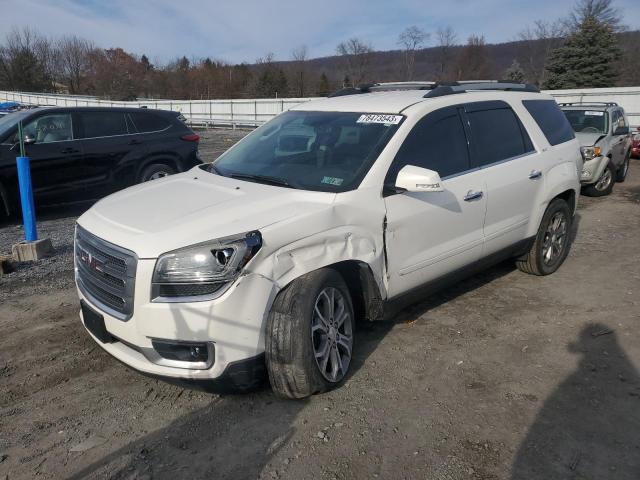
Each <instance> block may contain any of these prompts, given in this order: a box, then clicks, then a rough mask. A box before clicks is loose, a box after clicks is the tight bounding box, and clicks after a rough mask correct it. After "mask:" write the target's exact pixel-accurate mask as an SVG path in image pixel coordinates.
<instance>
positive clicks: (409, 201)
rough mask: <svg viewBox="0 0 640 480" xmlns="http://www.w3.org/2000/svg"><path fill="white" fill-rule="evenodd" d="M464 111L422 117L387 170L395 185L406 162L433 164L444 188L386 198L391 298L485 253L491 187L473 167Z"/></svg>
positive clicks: (451, 109) (449, 110) (450, 110)
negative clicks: (485, 233)
mask: <svg viewBox="0 0 640 480" xmlns="http://www.w3.org/2000/svg"><path fill="white" fill-rule="evenodd" d="M459 110H460V109H459V108H457V107H447V108H444V109H441V110H436V111H434V112H432V113H430V114H428V115H426V116H425V117H424V118H422V119H421V120H420V121H419V122H418V123H417V124H416V125H415V126H414V127H413V129H412V130H411V132H410V133H409V135H408V136H407V138H406V139H405V141H404V143H403V145H402V146H401V148H400V150H399V151H398V154H397V156H396V158H395V160H394V162H393V164H392V166H391V168H390V169H389V173H388V174H387V178H386V180H385V183H386V184H387V185H389V186H392V185H393V184H394V183H395V180H396V177H397V174H398V172H399V171H400V169H401V168H402V167H404V166H405V165H415V166H418V167H423V168H428V169H430V170H434V171H437V172H438V173H439V174H440V176H441V178H442V186H443V188H444V191H443V192H420V193H415V192H412V193H410V192H404V193H394V194H391V195H387V196H386V197H385V204H386V210H387V227H386V232H385V241H386V248H387V280H388V290H389V297H390V298H391V297H395V296H397V295H399V294H402V293H404V292H406V291H408V290H410V289H412V288H414V287H418V286H420V285H422V284H424V283H427V282H429V281H431V280H434V279H436V278H438V277H441V276H443V275H445V274H447V273H450V272H453V271H455V270H458V269H460V268H462V267H464V266H466V265H469V264H470V263H473V262H475V261H476V260H478V259H479V258H480V255H481V252H482V242H483V224H484V217H485V211H486V201H487V192H486V186H485V182H484V178H483V175H484V173H483V172H482V171H481V170H471V167H470V160H469V150H468V141H467V136H466V133H465V128H464V125H463V123H462V119H461V113H460V111H459ZM388 190H389V189H387V191H388Z"/></svg>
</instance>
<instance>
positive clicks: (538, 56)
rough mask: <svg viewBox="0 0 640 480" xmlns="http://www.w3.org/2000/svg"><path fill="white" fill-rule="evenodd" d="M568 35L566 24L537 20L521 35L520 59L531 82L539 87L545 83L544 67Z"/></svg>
mask: <svg viewBox="0 0 640 480" xmlns="http://www.w3.org/2000/svg"><path fill="white" fill-rule="evenodd" d="M566 33H567V32H566V25H565V23H564V22H562V21H555V22H550V21H546V20H536V21H535V22H534V23H533V25H529V26H527V27H526V28H525V29H524V30H523V31H521V32H520V33H519V35H518V37H519V39H520V41H521V48H520V49H519V50H520V51H519V52H518V57H519V60H520V62H521V63H522V65H523V68H524V71H525V77H526V78H527V79H529V81H531V82H532V83H535V84H537V85H542V84H543V83H544V81H545V79H546V73H547V71H546V70H545V68H544V67H545V65H546V63H547V59H548V58H549V54H550V53H551V51H552V50H553V49H555V48H558V47H559V46H560V45H561V44H562V42H563V39H564V37H565V36H566Z"/></svg>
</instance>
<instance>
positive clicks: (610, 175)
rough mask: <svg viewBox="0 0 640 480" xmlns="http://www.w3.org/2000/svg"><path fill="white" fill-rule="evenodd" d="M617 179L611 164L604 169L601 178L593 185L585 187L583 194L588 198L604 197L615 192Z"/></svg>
mask: <svg viewBox="0 0 640 480" xmlns="http://www.w3.org/2000/svg"><path fill="white" fill-rule="evenodd" d="M615 177H616V174H615V172H614V171H613V167H612V166H611V163H609V165H607V168H605V169H604V171H603V172H602V175H600V178H599V179H598V180H597V181H596V182H595V183H592V184H591V185H587V186H586V187H584V190H583V193H584V194H585V195H587V196H588V197H604V196H606V195H609V194H610V193H611V191H612V190H613V184H614V183H615V181H614V179H615Z"/></svg>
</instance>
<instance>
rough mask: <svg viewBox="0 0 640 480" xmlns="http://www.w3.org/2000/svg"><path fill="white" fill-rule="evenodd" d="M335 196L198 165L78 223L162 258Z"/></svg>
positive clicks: (103, 205)
mask: <svg viewBox="0 0 640 480" xmlns="http://www.w3.org/2000/svg"><path fill="white" fill-rule="evenodd" d="M334 198H335V194H333V193H325V192H310V191H304V190H294V189H291V188H284V187H276V186H270V185H262V184H258V183H252V182H245V181H240V180H234V179H231V178H227V177H222V176H219V175H214V174H211V173H208V172H205V171H202V170H200V169H199V168H197V167H196V168H194V169H192V170H190V171H188V172H185V173H182V174H178V175H173V176H171V177H166V178H163V179H158V180H153V181H151V182H147V183H143V184H140V185H136V186H134V187H130V188H128V189H125V190H122V191H120V192H118V193H115V194H113V195H110V196H108V197H106V198H104V199H103V200H101V201H99V202H98V203H96V204H95V205H94V206H93V207H92V208H91V209H89V210H88V211H87V212H86V213H85V214H84V215H82V216H81V217H80V218H79V219H78V224H79V225H81V226H82V227H83V228H85V229H86V230H88V231H89V232H91V233H93V234H94V235H97V236H98V237H100V238H102V239H104V240H107V241H109V242H111V243H113V244H115V245H119V246H121V247H124V248H126V249H129V250H132V251H134V252H135V253H136V254H137V255H138V257H139V258H156V257H157V256H159V255H161V254H162V253H165V252H168V251H171V250H176V249H178V248H182V247H186V246H189V245H194V244H197V243H201V242H206V241H209V240H213V239H217V238H222V237H227V236H230V235H237V234H240V233H244V232H247V231H251V230H258V229H260V228H263V227H265V226H267V225H272V224H274V223H278V222H281V221H283V220H286V219H289V218H291V217H295V216H296V215H300V214H302V213H309V211H310V210H312V209H322V208H326V207H327V206H329V205H330V204H331V203H332V202H333V200H334Z"/></svg>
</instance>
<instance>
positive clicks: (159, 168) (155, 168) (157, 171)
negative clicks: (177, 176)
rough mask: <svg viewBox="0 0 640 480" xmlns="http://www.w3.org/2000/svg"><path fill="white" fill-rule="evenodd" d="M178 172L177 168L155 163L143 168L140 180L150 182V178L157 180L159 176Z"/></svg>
mask: <svg viewBox="0 0 640 480" xmlns="http://www.w3.org/2000/svg"><path fill="white" fill-rule="evenodd" d="M174 173H176V171H175V169H174V168H173V167H171V166H169V165H166V164H164V163H154V164H151V165H149V166H147V167H145V168H144V170H142V172H141V173H140V178H139V182H140V183H143V182H148V181H150V180H156V179H158V178H164V177H168V176H169V175H173V174H174Z"/></svg>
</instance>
